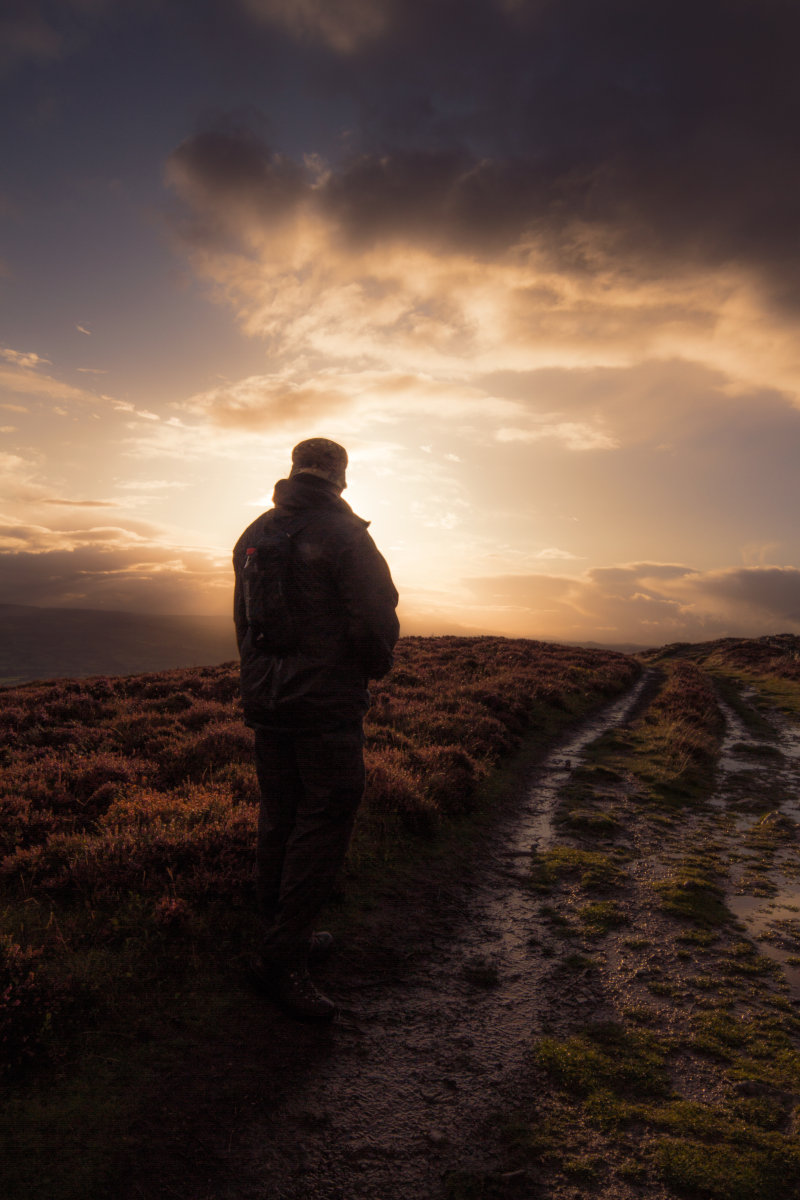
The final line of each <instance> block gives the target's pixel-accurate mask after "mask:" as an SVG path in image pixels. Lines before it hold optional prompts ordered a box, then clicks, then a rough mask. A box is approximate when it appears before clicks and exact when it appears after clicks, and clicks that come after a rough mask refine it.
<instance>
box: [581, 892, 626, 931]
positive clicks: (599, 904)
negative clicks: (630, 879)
mask: <svg viewBox="0 0 800 1200" xmlns="http://www.w3.org/2000/svg"><path fill="white" fill-rule="evenodd" d="M577 916H578V920H579V921H580V922H581V924H582V925H583V927H584V929H585V930H586V932H587V933H588V934H589V935H591V936H595V937H598V936H600V935H601V934H604V933H608V931H609V930H610V929H617V928H618V927H619V926H620V925H624V924H626V922H627V920H628V918H627V917H626V915H625V913H624V912H623V910H622V909H621V908H620V906H619V905H618V904H617V902H616V901H615V900H594V901H592V902H591V903H590V904H584V905H583V906H582V907H581V908H579V909H578V913H577Z"/></svg>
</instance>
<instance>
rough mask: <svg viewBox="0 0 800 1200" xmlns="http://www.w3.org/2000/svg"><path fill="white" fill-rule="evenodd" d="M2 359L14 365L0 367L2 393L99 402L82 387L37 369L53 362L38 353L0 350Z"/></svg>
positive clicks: (0, 390)
mask: <svg viewBox="0 0 800 1200" xmlns="http://www.w3.org/2000/svg"><path fill="white" fill-rule="evenodd" d="M0 357H2V358H4V359H5V360H6V362H9V363H11V366H9V367H3V366H0V394H2V393H3V392H11V393H12V394H14V395H21V396H36V397H40V398H42V399H47V400H79V401H86V400H90V401H95V400H96V397H95V396H93V395H92V394H91V393H90V392H85V391H84V390H83V389H82V388H77V387H74V386H73V385H72V384H70V383H63V382H62V381H61V380H59V379H54V378H53V377H52V376H50V375H45V374H42V373H41V372H40V371H39V370H38V368H39V367H40V366H43V365H50V363H49V360H48V359H46V358H41V357H40V356H39V355H38V354H34V353H32V352H31V353H20V352H19V351H16V350H8V349H5V350H0ZM4 407H7V406H4Z"/></svg>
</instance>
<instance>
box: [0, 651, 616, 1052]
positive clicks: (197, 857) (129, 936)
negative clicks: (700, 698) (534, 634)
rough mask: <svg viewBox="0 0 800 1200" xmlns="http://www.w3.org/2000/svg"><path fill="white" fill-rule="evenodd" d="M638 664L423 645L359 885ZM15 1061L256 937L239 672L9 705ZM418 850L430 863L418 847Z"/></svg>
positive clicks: (376, 746)
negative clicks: (523, 747)
mask: <svg viewBox="0 0 800 1200" xmlns="http://www.w3.org/2000/svg"><path fill="white" fill-rule="evenodd" d="M637 671H638V668H637V666H636V665H635V664H634V663H633V662H632V661H631V660H630V659H628V658H626V657H625V656H623V655H620V654H614V653H611V652H603V651H596V650H583V649H580V648H569V647H560V646H553V645H547V644H544V643H538V642H530V641H522V640H519V641H514V640H506V639H502V638H405V639H402V640H401V642H400V644H399V647H398V653H397V658H396V664H395V667H394V669H393V671H392V673H391V674H390V675H389V676H388V677H387V679H386V680H384V681H381V683H380V684H378V685H375V686H374V697H373V706H372V709H371V711H370V714H369V716H368V719H367V722H366V739H367V742H366V761H367V771H368V786H367V796H366V799H365V802H364V805H363V807H362V811H361V813H360V815H359V821H358V824H357V828H356V833H355V836H354V841H353V847H352V851H351V855H350V858H349V861H348V866H347V870H346V875H345V880H344V884H343V888H344V893H343V895H344V897H345V898H346V895H347V890H348V888H352V887H354V886H356V884H357V880H358V877H359V873H360V872H363V871H365V870H371V871H373V872H374V871H376V870H378V871H380V870H381V869H385V870H387V871H390V870H391V866H392V862H393V859H394V858H395V857H396V856H397V854H398V848H399V847H403V848H404V849H403V853H406V854H407V853H409V852H410V853H413V846H414V845H415V843H418V844H422V843H423V842H430V841H431V839H436V838H437V837H438V836H439V835H440V834H441V833H442V831H443V830H446V829H447V828H448V827H449V825H450V824H452V822H453V821H458V820H459V819H461V818H463V817H465V816H468V815H469V813H470V812H471V811H472V810H473V809H474V808H475V806H476V804H477V803H479V802H480V801H481V797H482V795H484V793H485V789H484V784H485V782H486V780H487V778H488V776H489V775H490V773H491V772H492V771H493V769H494V768H495V767H496V766H497V764H498V763H499V762H500V760H501V759H503V758H504V757H506V756H508V755H510V754H511V753H512V752H513V751H515V750H516V749H517V748H518V747H519V745H520V743H521V742H522V740H523V739H525V740H526V742H527V743H528V744H531V743H532V744H534V745H539V746H540V747H541V748H544V747H545V746H546V745H547V744H548V742H549V741H551V740H552V738H553V737H554V736H555V735H556V734H557V732H558V730H559V729H561V728H563V727H564V725H566V724H568V723H569V722H570V721H572V720H574V719H575V718H577V717H578V716H580V715H581V714H583V713H584V712H586V711H588V710H589V709H591V708H593V707H595V706H596V705H598V704H599V703H601V702H602V701H603V700H604V699H605V698H607V697H610V696H612V695H614V694H615V693H617V692H619V691H620V690H622V689H623V688H624V687H625V686H627V684H629V683H630V681H631V680H632V679H633V678H634V676H635V675H636V673H637ZM0 734H1V735H2V750H0V762H1V763H2V768H3V770H2V778H1V779H0V812H1V813H2V819H0V889H2V896H3V908H2V912H3V917H2V924H1V925H0V937H1V938H2V940H0V1046H2V1048H3V1050H4V1052H5V1053H4V1055H3V1059H4V1062H5V1063H6V1066H7V1068H8V1069H10V1070H11V1071H12V1073H13V1072H17V1071H18V1070H20V1069H23V1068H25V1067H30V1066H32V1065H34V1064H35V1063H36V1062H37V1061H41V1060H45V1059H47V1058H48V1057H52V1056H53V1055H58V1054H60V1053H62V1052H63V1050H64V1045H65V1044H66V1040H67V1037H68V1035H69V1034H70V1033H79V1032H80V1030H81V1029H82V1028H85V1027H86V1026H87V1023H88V1024H91V1023H93V1022H94V1023H96V1022H102V1020H103V1019H104V1017H108V1016H109V1015H112V1016H113V1014H114V1013H115V1012H117V1011H118V1010H119V1007H120V1005H124V1004H125V1003H127V1002H129V1000H130V998H131V996H134V997H135V996H136V995H141V996H148V997H150V999H149V1000H148V1003H149V1002H152V998H153V997H154V996H157V995H158V994H159V993H160V992H161V991H163V990H164V989H165V988H166V987H167V986H168V984H167V983H165V980H168V979H169V978H172V977H173V976H174V977H175V978H176V979H177V978H179V977H180V974H181V972H182V971H184V970H186V969H187V964H188V963H189V962H195V963H196V962H197V960H198V956H200V957H203V956H206V957H208V956H212V957H213V956H216V957H217V958H218V959H220V958H221V957H222V956H225V957H228V958H230V957H231V956H235V955H236V953H237V952H239V951H240V950H241V946H242V943H243V942H244V941H245V940H246V939H247V937H248V936H252V933H253V920H254V917H253V878H252V874H253V845H254V835H255V825H256V816H257V799H258V796H257V786H256V780H255V773H254V769H253V765H252V734H251V732H250V731H249V730H248V729H247V728H246V727H245V726H244V725H243V724H242V721H241V716H240V711H239V701H238V676H237V670H236V667H235V666H234V665H233V664H226V665H223V666H219V667H204V668H194V669H189V670H172V671H166V672H160V673H157V674H149V675H139V676H130V677H120V678H105V677H101V678H90V679H83V680H79V681H78V680H61V681H56V682H52V683H33V684H27V685H24V686H20V687H16V688H8V689H5V690H3V691H2V692H0ZM409 847H411V850H410V851H409Z"/></svg>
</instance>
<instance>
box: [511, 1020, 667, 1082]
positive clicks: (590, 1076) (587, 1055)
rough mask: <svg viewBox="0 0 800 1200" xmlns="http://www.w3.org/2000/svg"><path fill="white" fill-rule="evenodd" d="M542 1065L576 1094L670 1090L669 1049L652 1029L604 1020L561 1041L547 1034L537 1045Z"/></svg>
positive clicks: (545, 1070) (546, 1071)
mask: <svg viewBox="0 0 800 1200" xmlns="http://www.w3.org/2000/svg"><path fill="white" fill-rule="evenodd" d="M534 1058H535V1060H536V1062H537V1063H538V1065H539V1067H540V1068H541V1069H542V1070H543V1071H544V1072H545V1073H546V1074H547V1075H548V1076H549V1078H550V1079H552V1080H553V1082H554V1083H555V1084H557V1085H558V1086H559V1087H561V1088H563V1089H564V1090H565V1091H566V1092H569V1093H570V1094H572V1095H575V1096H583V1097H589V1096H592V1095H594V1094H595V1093H598V1092H599V1093H601V1094H602V1093H608V1092H610V1093H612V1094H614V1095H617V1096H619V1097H620V1099H622V1100H626V1099H627V1098H628V1097H630V1096H633V1097H638V1096H659V1095H664V1094H666V1093H668V1092H669V1082H668V1079H667V1076H666V1072H665V1070H664V1059H665V1050H664V1048H663V1047H662V1046H661V1044H660V1043H659V1041H658V1040H657V1039H656V1038H655V1037H653V1036H652V1035H651V1034H648V1033H644V1032H639V1031H628V1030H625V1029H624V1028H623V1027H622V1026H618V1025H601V1026H597V1027H595V1028H593V1029H590V1030H587V1031H586V1032H584V1033H582V1034H576V1035H575V1036H573V1037H570V1038H566V1039H565V1040H563V1041H557V1040H556V1039H554V1038H542V1040H541V1041H540V1042H539V1043H538V1044H537V1045H536V1046H535V1047H534Z"/></svg>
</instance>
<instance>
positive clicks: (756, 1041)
mask: <svg viewBox="0 0 800 1200" xmlns="http://www.w3.org/2000/svg"><path fill="white" fill-rule="evenodd" d="M654 681H655V673H652V674H648V675H646V676H645V677H644V678H643V680H642V681H641V682H640V684H639V685H638V687H637V689H636V690H634V691H633V692H632V693H629V694H628V696H627V697H625V698H624V700H623V701H621V702H619V703H618V704H615V705H612V706H611V707H610V708H609V709H607V710H606V711H605V712H604V713H603V714H602V715H601V716H600V717H599V718H597V719H595V720H594V721H593V722H591V723H589V724H588V725H587V726H585V727H583V728H582V729H581V730H580V731H579V732H578V733H577V734H576V735H575V736H574V737H572V738H571V739H569V740H568V741H565V742H564V743H562V745H561V746H560V747H559V748H558V749H557V750H556V751H554V752H553V754H551V755H550V756H549V757H548V759H547V760H545V762H543V763H542V764H541V766H540V768H539V770H538V771H537V772H536V774H535V776H534V777H533V779H532V781H531V783H530V786H529V787H528V788H527V789H526V791H525V793H524V795H523V796H522V798H521V799H520V798H510V799H509V804H508V806H507V808H506V809H505V811H504V813H503V814H502V815H501V817H500V819H499V820H496V821H495V822H494V823H493V824H489V823H487V825H486V827H485V831H484V834H485V835H484V836H483V838H482V840H481V842H480V845H479V848H478V851H477V853H474V852H471V854H470V856H466V857H464V858H463V859H461V860H460V861H459V862H458V863H451V864H449V866H448V867H447V868H446V869H445V868H443V869H442V873H441V875H440V876H439V877H437V876H436V875H435V874H434V873H431V872H426V871H420V872H419V874H418V875H417V876H416V877H415V878H416V890H415V891H413V893H411V894H409V893H408V892H405V893H404V892H403V891H401V890H398V892H397V894H396V895H395V896H394V897H393V899H392V902H391V904H390V905H389V906H387V907H385V908H384V907H376V908H375V909H374V910H372V911H371V912H366V913H365V914H364V916H363V920H362V921H361V924H360V926H359V928H358V929H357V930H356V932H355V934H354V935H353V937H352V938H351V939H350V940H349V941H347V942H346V943H344V944H343V945H342V946H341V947H340V949H339V950H338V952H337V954H336V955H335V956H334V957H333V958H332V959H331V960H330V962H329V964H327V966H326V967H325V969H324V971H322V972H320V982H321V984H322V986H323V987H324V988H325V990H326V991H327V992H328V993H329V994H330V995H331V996H332V997H333V998H334V999H335V1000H336V1001H337V1002H338V1004H339V1005H340V1008H341V1015H340V1017H339V1018H338V1019H337V1021H336V1022H335V1023H334V1025H333V1026H332V1027H331V1028H330V1029H325V1030H320V1029H315V1028H313V1027H311V1028H309V1027H305V1026H298V1025H297V1024H296V1023H295V1022H293V1021H291V1020H290V1019H288V1018H286V1017H283V1016H281V1015H280V1014H277V1013H275V1012H274V1011H273V1010H272V1009H271V1008H269V1006H265V1005H263V1004H261V1003H260V1002H258V1001H256V1000H255V999H254V998H252V997H248V996H246V994H245V993H243V994H242V996H241V997H240V1008H239V1014H238V1021H239V1024H238V1028H237V1029H236V1030H235V1031H232V1028H231V1025H230V1022H228V1023H227V1024H226V1025H224V1026H223V1027H221V1028H220V1031H219V1040H218V1044H217V1047H216V1051H215V1055H214V1056H213V1057H214V1065H213V1069H212V1070H211V1071H207V1072H206V1077H205V1078H203V1079H199V1078H198V1079H196V1080H195V1087H196V1095H195V1097H194V1098H192V1097H187V1095H186V1090H185V1088H186V1079H185V1078H184V1079H182V1080H181V1081H177V1080H176V1086H178V1085H179V1084H180V1086H181V1087H182V1089H183V1091H182V1094H181V1095H180V1096H175V1095H171V1094H170V1089H169V1087H165V1088H162V1090H161V1093H160V1102H162V1103H163V1104H164V1105H165V1108H166V1110H167V1117H166V1118H165V1123H164V1124H165V1129H170V1128H172V1129H175V1128H176V1122H177V1115H176V1114H177V1112H178V1109H179V1108H180V1107H181V1106H183V1110H184V1115H183V1118H182V1120H183V1124H182V1128H183V1129H184V1131H186V1130H187V1128H190V1127H191V1123H192V1118H193V1115H196V1116H197V1118H198V1119H197V1125H198V1128H200V1129H202V1131H203V1144H202V1146H198V1152H197V1155H196V1156H195V1157H194V1158H193V1159H190V1160H187V1158H186V1155H185V1144H186V1143H185V1139H181V1140H180V1143H179V1144H180V1146H182V1147H183V1155H184V1157H183V1158H181V1159H180V1160H177V1159H173V1162H172V1163H170V1157H169V1156H170V1153H171V1150H172V1149H173V1148H174V1147H175V1146H176V1143H175V1142H174V1141H173V1142H169V1141H167V1140H165V1141H164V1143H163V1145H162V1152H161V1153H160V1154H159V1155H158V1156H157V1160H156V1161H155V1162H154V1165H153V1167H152V1169H151V1170H150V1172H149V1173H148V1169H147V1167H145V1168H144V1170H142V1165H141V1164H139V1169H138V1170H137V1171H136V1172H135V1173H134V1172H132V1176H131V1183H130V1189H129V1191H128V1192H127V1193H123V1196H124V1197H126V1198H130V1197H133V1196H137V1197H144V1196H152V1195H154V1194H161V1195H165V1196H170V1195H174V1196H178V1197H181V1198H182V1200H189V1197H191V1198H192V1200H212V1198H213V1200H251V1198H252V1200H256V1198H258V1200H267V1198H268V1200H301V1198H302V1200H412V1198H413V1200H420V1198H423V1200H473V1198H475V1197H478V1198H481V1200H485V1198H487V1197H488V1198H491V1197H520V1196H524V1197H526V1198H527V1200H538V1198H539V1197H541V1198H542V1200H578V1198H581V1200H582V1198H583V1197H586V1196H589V1195H602V1196H603V1197H604V1198H607V1200H634V1197H641V1196H646V1197H648V1198H649V1200H668V1198H670V1197H675V1196H682V1197H704V1198H707V1197H713V1200H762V1196H763V1195H765V1194H770V1195H774V1197H775V1200H783V1198H784V1197H785V1196H787V1195H788V1193H786V1192H785V1190H784V1191H781V1187H780V1186H776V1187H775V1188H772V1190H771V1191H770V1192H769V1193H767V1192H764V1191H763V1189H762V1191H761V1192H758V1191H755V1192H754V1191H753V1190H752V1189H751V1190H750V1191H748V1190H747V1186H746V1179H745V1184H743V1183H742V1181H741V1179H740V1178H738V1177H736V1178H734V1177H733V1176H731V1178H730V1179H729V1180H728V1182H727V1183H726V1182H725V1180H726V1178H727V1176H726V1175H725V1171H726V1170H727V1167H726V1162H727V1161H728V1160H730V1159H732V1158H735V1157H736V1156H737V1155H738V1156H739V1158H741V1160H742V1163H743V1164H744V1165H743V1170H744V1168H745V1167H746V1168H747V1170H751V1168H752V1171H751V1175H752V1178H753V1179H756V1180H758V1181H760V1182H759V1187H760V1186H761V1184H762V1183H763V1181H764V1180H770V1179H772V1178H773V1176H774V1173H775V1172H776V1171H777V1172H778V1174H780V1171H779V1169H783V1168H785V1167H786V1162H787V1161H788V1159H787V1158H786V1155H787V1154H788V1153H789V1151H788V1150H787V1148H786V1147H787V1145H788V1144H789V1143H788V1142H787V1141H786V1138H787V1137H788V1132H787V1131H789V1130H790V1128H791V1125H790V1122H791V1112H792V1109H793V1107H794V1105H795V1103H796V1096H797V1094H798V1093H800V1058H798V1056H797V1053H796V1046H795V1043H794V1042H793V1041H792V1036H793V1035H792V1032H791V1030H792V1026H791V1021H792V1019H793V1018H792V1013H791V997H790V994H789V992H788V987H787V983H786V980H785V978H784V975H783V972H782V969H781V968H780V967H779V966H778V965H777V964H776V962H775V961H773V958H772V957H770V955H769V954H768V952H767V948H766V947H767V944H768V943H767V942H766V941H763V942H762V941H758V942H756V941H755V940H754V938H755V932H753V934H752V936H748V932H747V929H746V928H745V925H744V924H742V925H741V927H738V926H737V923H736V920H735V918H734V917H733V915H732V913H731V911H730V906H731V905H732V903H733V900H734V899H735V897H736V896H737V895H738V894H739V892H738V891H737V889H738V888H740V887H741V885H742V880H743V879H746V878H747V873H749V875H750V876H752V877H753V878H754V879H756V880H758V879H771V878H772V873H773V872H774V871H775V869H776V865H777V866H780V870H781V871H782V872H783V871H784V867H783V866H782V865H781V864H783V863H784V862H788V861H789V858H790V853H789V852H790V851H791V847H787V845H786V844H785V841H784V836H783V835H784V834H785V832H786V830H785V829H778V828H776V827H774V822H769V821H768V822H767V823H766V825H765V826H764V827H763V828H761V830H760V831H759V832H758V834H757V835H755V834H754V835H753V836H754V837H757V839H758V840H757V842H748V841H747V832H748V830H750V829H751V828H752V827H753V826H754V825H755V824H756V823H757V822H758V821H760V820H761V819H762V818H763V817H764V816H765V815H766V812H765V809H764V808H763V807H759V806H758V805H757V804H756V803H755V801H756V800H758V798H759V797H760V796H761V795H762V792H763V789H764V788H765V787H767V786H768V785H769V780H770V779H772V780H773V785H774V787H773V790H772V791H771V792H770V795H771V796H774V795H775V794H776V792H775V787H777V781H776V779H775V777H774V776H773V774H772V773H773V772H774V771H776V770H777V771H782V770H783V769H784V766H785V763H787V762H789V761H790V760H791V758H792V756H791V754H789V753H787V751H786V749H785V748H784V743H783V742H780V743H778V741H776V740H769V741H767V740H766V739H765V738H764V737H763V731H762V734H761V740H762V742H763V743H764V744H765V745H767V746H769V747H770V752H769V753H767V752H766V751H759V752H752V753H751V752H750V751H748V752H747V753H745V752H744V751H742V750H741V749H735V747H736V746H739V747H741V746H742V745H745V744H749V742H748V739H749V737H750V734H749V733H747V731H746V727H745V726H744V725H742V726H741V727H740V726H739V725H736V726H735V727H734V724H733V722H731V723H730V725H729V726H728V727H727V729H726V733H725V735H724V738H723V756H722V758H723V761H724V762H725V763H726V764H727V762H728V758H729V759H730V767H728V766H727V765H726V766H725V767H724V768H723V769H721V770H720V771H719V773H718V777H717V786H716V789H715V791H714V793H713V796H712V797H711V798H709V797H706V798H705V800H700V799H697V794H696V791H692V793H691V795H692V797H693V798H692V799H690V800H685V801H684V800H681V799H680V798H679V797H678V798H676V793H675V792H674V790H670V788H666V789H661V790H659V787H660V783H659V781H658V780H657V781H656V784H655V785H654V784H653V781H652V779H653V777H652V776H651V775H647V777H646V778H644V777H641V776H638V775H637V774H636V772H635V771H633V770H631V769H630V767H629V765H626V760H625V756H626V754H628V751H629V748H630V746H631V745H632V741H631V734H630V728H631V723H633V724H634V725H636V723H637V722H640V723H641V724H642V726H643V727H646V725H647V718H648V711H649V709H648V700H649V698H650V697H652V696H653V695H655V692H656V687H655V683H654ZM637 727H638V726H637ZM611 730H617V731H618V733H619V737H618V739H617V742H616V744H614V745H612V744H611V743H608V745H606V744H605V743H604V741H603V738H604V735H605V736H607V735H608V732H609V731H611ZM598 739H600V741H599V742H598ZM726 739H729V740H730V745H729V746H727V747H726V746H725V741H726ZM598 747H599V749H598ZM620 747H622V750H620ZM774 747H777V748H778V749H779V750H780V752H781V754H782V755H783V758H778V756H777V755H776V754H775V753H773V752H772V749H773V748H774ZM726 755H727V756H728V757H725V756H726ZM743 763H745V764H746V768H742V764H743ZM752 764H754V765H752ZM740 768H741V769H740ZM649 769H650V768H649V766H648V771H649ZM680 769H682V765H681V763H680V762H678V763H677V764H676V762H675V761H674V760H673V761H671V764H670V770H671V771H673V772H674V771H676V770H680ZM737 772H738V775H737ZM759 772H763V777H762V775H759ZM739 777H741V779H742V780H746V783H744V782H742V783H741V787H740V785H739V783H737V784H736V786H735V787H734V788H733V789H726V787H725V786H724V784H725V781H727V782H730V780H731V779H733V778H737V779H738V778H739ZM784 783H785V787H783V792H782V794H784V792H785V794H786V795H787V796H788V795H789V793H790V791H791V780H789V779H786V780H784ZM692 788H695V784H694V781H693V780H692ZM760 803H761V801H759V804H760ZM766 811H772V810H771V809H770V810H766ZM781 811H782V813H783V810H781ZM783 815H785V816H786V817H787V818H788V819H790V820H793V819H794V818H793V817H792V816H791V813H790V812H786V813H785V814H783ZM762 866H763V867H764V869H763V870H759V869H758V868H760V867H762ZM742 894H744V893H742ZM754 898H755V899H758V897H754V896H753V894H752V893H750V899H754ZM765 899H766V898H765ZM769 902H770V903H773V904H774V903H779V902H780V903H782V900H780V901H779V900H778V898H777V897H776V896H774V895H773V896H772V897H769ZM769 919H770V921H772V923H773V926H772V927H773V929H774V931H775V933H776V935H778V934H779V935H780V936H781V937H784V938H786V939H790V938H792V937H793V936H794V927H792V928H790V927H789V925H785V926H784V925H781V924H780V922H784V921H786V922H791V920H792V919H793V914H791V913H790V912H789V911H788V910H784V909H780V911H778V910H777V909H773V910H770V914H769ZM742 921H744V918H742ZM783 950H784V951H785V953H786V955H787V960H788V957H789V956H790V950H789V949H788V948H787V946H786V945H785V944H784V946H783ZM790 965H791V964H790ZM793 1056H794V1057H793ZM776 1064H777V1065H776ZM748 1105H749V1107H748ZM759 1106H760V1107H759ZM759 1121H760V1122H761V1124H759ZM770 1122H772V1125H771V1127H769V1128H768V1126H769V1124H770ZM770 1139H772V1141H770ZM776 1139H777V1140H776ZM781 1139H783V1140H781ZM147 1140H148V1145H149V1146H150V1147H152V1145H153V1130H152V1128H149V1129H148V1139H147ZM742 1145H747V1146H748V1147H749V1148H750V1149H749V1150H748V1151H747V1154H749V1155H750V1158H751V1159H752V1162H751V1161H750V1159H748V1162H747V1163H745V1161H744V1158H742V1155H741V1153H740V1149H741V1147H742ZM714 1155H717V1156H718V1159H719V1161H718V1162H715V1165H714V1164H712V1165H713V1166H714V1169H713V1171H712V1172H711V1174H710V1175H707V1176H705V1177H704V1175H703V1163H704V1162H708V1161H710V1160H711V1159H713V1157H714ZM798 1161H800V1159H798ZM748 1163H749V1165H748ZM753 1164H755V1165H753ZM745 1176H746V1171H745ZM745 1176H743V1178H745ZM704 1180H705V1182H704ZM709 1181H710V1182H709ZM737 1189H738V1190H737Z"/></svg>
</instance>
